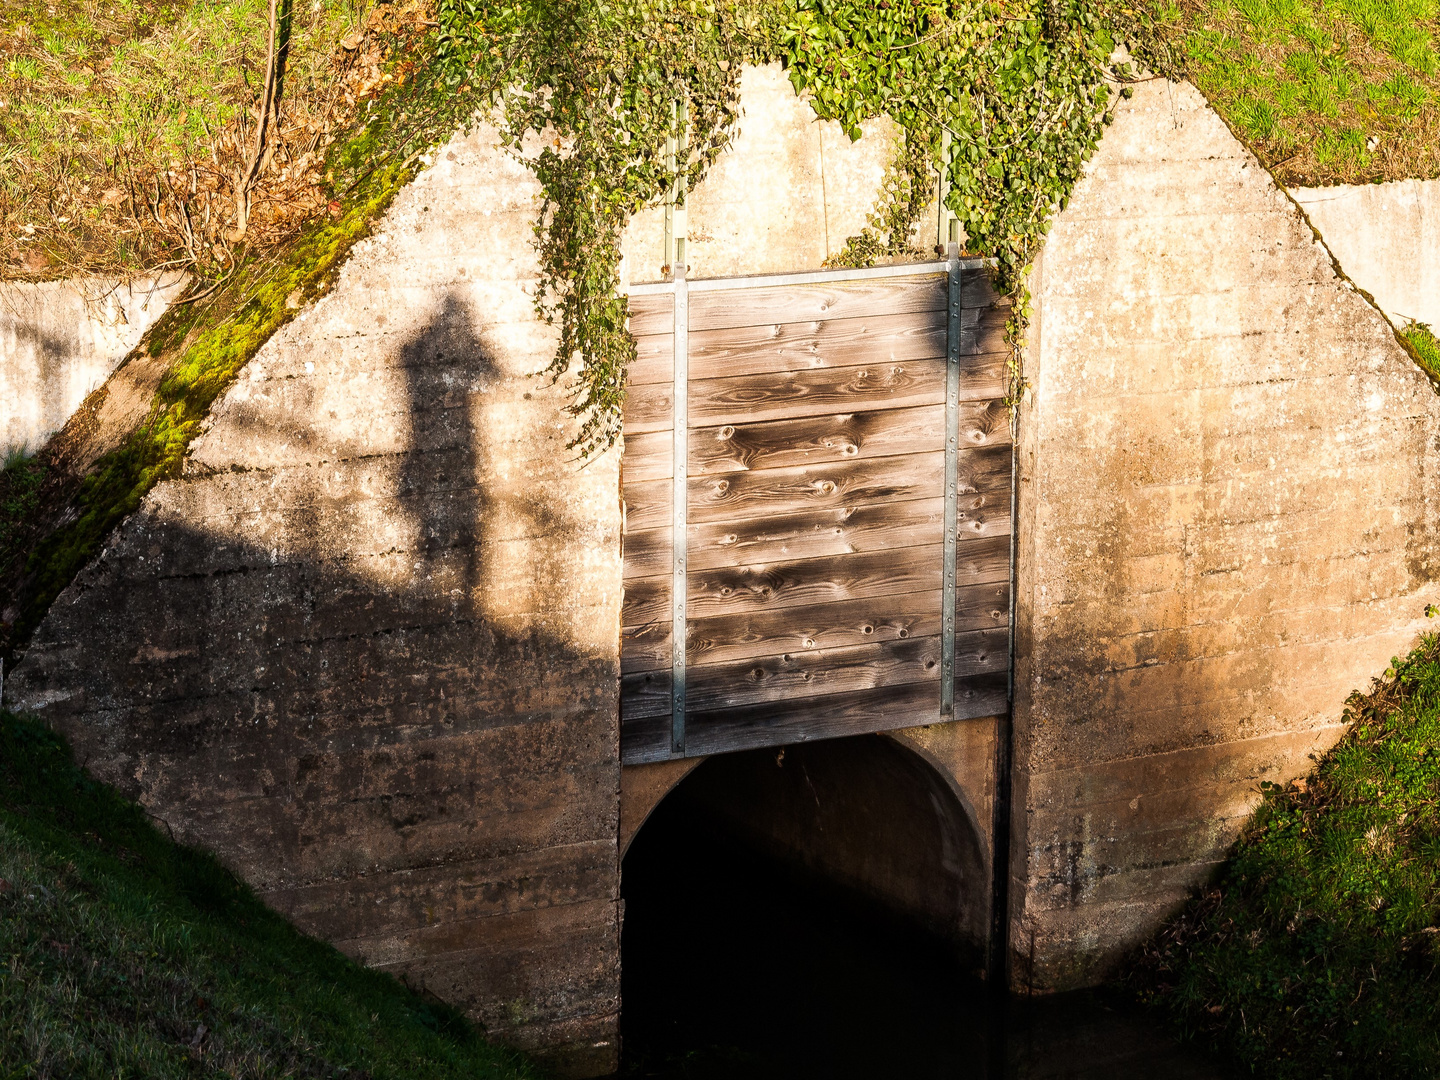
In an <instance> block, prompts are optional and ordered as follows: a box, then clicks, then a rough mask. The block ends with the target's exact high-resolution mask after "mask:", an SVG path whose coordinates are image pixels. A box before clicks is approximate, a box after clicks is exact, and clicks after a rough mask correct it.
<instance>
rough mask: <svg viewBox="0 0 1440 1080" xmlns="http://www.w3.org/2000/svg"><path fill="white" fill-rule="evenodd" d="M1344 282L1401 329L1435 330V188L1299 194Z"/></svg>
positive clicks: (1428, 184) (1439, 221)
mask: <svg viewBox="0 0 1440 1080" xmlns="http://www.w3.org/2000/svg"><path fill="white" fill-rule="evenodd" d="M1291 194H1292V195H1293V196H1295V201H1296V202H1298V203H1299V204H1300V205H1301V206H1303V207H1304V208H1305V213H1306V214H1308V215H1309V217H1310V221H1311V223H1312V224H1313V225H1314V226H1315V227H1316V228H1317V229H1318V230H1319V231H1320V235H1321V236H1323V237H1324V239H1325V246H1326V247H1328V248H1329V249H1330V250H1331V251H1332V252H1333V253H1334V255H1335V257H1336V259H1338V260H1339V262H1340V266H1341V268H1342V269H1343V270H1344V271H1345V273H1346V275H1347V276H1348V277H1349V278H1350V280H1352V281H1353V282H1355V284H1357V285H1359V286H1360V288H1362V289H1364V290H1366V291H1367V292H1369V293H1370V294H1371V295H1373V296H1374V297H1375V302H1376V303H1377V304H1379V305H1380V307H1381V308H1382V309H1384V311H1385V312H1386V313H1388V314H1389V315H1390V317H1391V318H1392V319H1394V320H1395V322H1396V324H1397V325H1400V326H1403V325H1404V324H1405V323H1407V322H1410V321H1412V320H1413V321H1415V322H1423V323H1429V324H1430V325H1431V326H1433V327H1436V328H1437V329H1440V180H1399V181H1396V182H1394V183H1389V184H1360V185H1340V186H1337V187H1327V188H1296V189H1295V190H1293V191H1291Z"/></svg>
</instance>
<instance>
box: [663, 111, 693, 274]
mask: <svg viewBox="0 0 1440 1080" xmlns="http://www.w3.org/2000/svg"><path fill="white" fill-rule="evenodd" d="M670 131H671V133H670V134H669V135H667V136H666V137H665V168H666V169H668V170H669V171H670V172H673V173H676V177H675V182H674V183H673V184H671V185H670V190H669V191H668V192H666V193H665V252H664V257H663V260H662V262H663V265H664V266H665V267H666V272H667V273H671V274H672V275H673V273H674V268H675V267H677V266H684V265H685V258H686V255H687V252H686V250H685V247H686V245H685V241H686V238H687V236H688V234H689V222H688V221H687V220H686V212H685V195H686V190H685V181H684V179H683V177H682V176H681V175H679V172H678V169H683V168H684V167H685V164H686V163H687V162H688V161H689V157H690V103H689V102H688V101H681V102H679V103H676V102H673V101H672V102H671V103H670ZM677 166H678V168H677Z"/></svg>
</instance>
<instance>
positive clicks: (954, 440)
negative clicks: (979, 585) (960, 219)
mask: <svg viewBox="0 0 1440 1080" xmlns="http://www.w3.org/2000/svg"><path fill="white" fill-rule="evenodd" d="M949 255H950V262H949V267H948V269H949V286H950V288H949V301H948V303H947V304H946V308H945V310H946V317H947V325H946V331H945V343H946V344H945V358H946V364H945V543H944V559H945V572H944V575H943V577H942V578H941V581H942V583H943V590H944V591H943V593H942V595H941V600H940V715H941V716H942V717H950V716H953V715H955V558H956V550H955V549H956V543H957V539H958V538H957V536H956V531H957V529H958V519H959V491H958V488H959V484H960V248H959V245H957V244H954V243H952V244H950V245H949Z"/></svg>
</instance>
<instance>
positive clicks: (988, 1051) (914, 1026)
mask: <svg viewBox="0 0 1440 1080" xmlns="http://www.w3.org/2000/svg"><path fill="white" fill-rule="evenodd" d="M624 881H625V885H624V895H625V903H626V911H625V933H624V944H623V947H624V965H623V970H624V984H623V1001H624V1007H623V1013H622V1021H621V1023H622V1035H623V1040H624V1044H623V1045H624V1064H623V1069H622V1075H623V1076H625V1077H630V1078H638V1077H649V1078H665V1080H680V1078H684V1080H739V1078H744V1080H769V1078H772V1077H774V1078H779V1077H784V1078H786V1080H808V1078H817V1080H818V1078H824V1080H849V1078H856V1080H860V1078H864V1080H884V1078H890V1077H895V1078H905V1080H941V1078H944V1080H955V1078H971V1077H974V1078H986V1080H1000V1078H1002V1077H1004V1078H1012V1077H1013V1078H1016V1080H1021V1078H1027V1080H1028V1078H1036V1080H1038V1078H1046V1080H1050V1078H1055V1080H1058V1078H1061V1077H1065V1078H1077V1080H1078V1078H1086V1080H1089V1078H1094V1080H1102V1078H1103V1080H1128V1078H1132V1077H1133V1078H1137V1080H1138V1078H1147V1080H1148V1078H1152V1077H1164V1078H1166V1080H1216V1078H1219V1077H1221V1076H1223V1075H1224V1074H1223V1073H1221V1072H1220V1071H1219V1070H1218V1069H1216V1068H1214V1067H1213V1066H1211V1065H1208V1064H1207V1063H1205V1062H1204V1061H1202V1060H1199V1059H1198V1058H1197V1056H1196V1054H1195V1052H1194V1051H1193V1050H1190V1049H1188V1048H1183V1047H1181V1046H1178V1045H1177V1044H1176V1043H1174V1042H1173V1041H1172V1040H1171V1039H1170V1038H1169V1037H1168V1036H1167V1035H1166V1034H1165V1033H1164V1032H1163V1031H1161V1030H1160V1029H1159V1028H1158V1027H1157V1026H1156V1025H1155V1024H1154V1023H1153V1022H1152V1021H1150V1020H1149V1018H1147V1017H1145V1016H1143V1015H1139V1014H1137V1013H1136V1012H1135V1011H1134V1010H1133V1008H1131V1007H1129V1006H1127V1005H1126V1004H1125V1003H1124V1002H1121V1001H1119V1000H1114V999H1107V998H1105V997H1103V996H1099V995H1094V994H1080V995H1063V996H1059V997H1053V998H1044V999H1034V1000H1032V1001H1029V1002H1026V1001H1012V1002H1011V1003H1009V1004H1007V1005H1002V1006H1000V1007H996V1006H995V1004H994V1003H993V1002H992V1000H991V999H990V998H989V997H988V996H987V994H986V993H985V991H984V989H983V987H982V986H981V985H980V983H979V982H978V981H977V980H976V978H975V976H974V974H973V973H972V972H971V971H967V969H966V967H965V965H964V961H963V960H962V958H959V957H957V956H956V955H954V952H953V950H952V949H951V948H949V947H947V946H946V945H944V944H942V943H940V942H937V941H936V940H934V939H932V938H930V937H927V936H925V935H923V934H921V933H919V932H917V931H913V930H910V929H908V928H906V927H905V926H903V925H897V923H896V922H895V920H893V919H891V918H889V917H887V916H886V915H885V914H883V913H881V912H879V911H876V910H873V909H870V908H867V907H866V906H865V904H864V903H863V902H860V901H857V900H855V899H854V898H850V897H846V896H843V895H838V894H837V892H836V890H834V889H833V888H828V887H826V886H824V885H823V884H821V883H818V882H815V881H812V880H806V879H804V878H802V877H799V876H797V875H796V874H795V873H794V872H793V871H790V870H787V868H785V867H783V866H781V865H779V864H776V863H773V862H770V861H769V860H767V859H766V858H764V857H761V856H760V855H758V854H756V853H755V852H753V851H749V850H746V848H745V847H744V846H743V845H742V844H740V843H739V842H737V841H736V840H735V839H734V838H732V837H729V836H727V835H726V834H724V833H723V832H722V831H719V830H717V829H716V828H714V827H712V826H710V825H707V823H706V822H705V821H703V820H699V819H696V818H694V817H688V816H686V815H684V814H673V813H672V814H669V815H657V817H656V818H655V819H652V821H651V822H650V823H648V824H647V825H646V827H645V829H644V831H643V832H642V833H641V835H640V837H638V838H637V839H636V841H635V845H634V846H633V847H632V849H631V852H630V854H629V855H628V856H627V858H626V863H625V879H624Z"/></svg>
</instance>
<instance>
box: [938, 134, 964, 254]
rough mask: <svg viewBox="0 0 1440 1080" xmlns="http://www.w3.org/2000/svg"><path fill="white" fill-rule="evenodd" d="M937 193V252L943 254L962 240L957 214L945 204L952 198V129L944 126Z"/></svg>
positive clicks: (941, 136) (941, 135)
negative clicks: (958, 228)
mask: <svg viewBox="0 0 1440 1080" xmlns="http://www.w3.org/2000/svg"><path fill="white" fill-rule="evenodd" d="M936 195H937V199H936V201H937V202H938V203H939V207H940V208H939V211H938V212H937V214H936V221H935V253H936V254H937V255H943V254H946V253H947V252H948V251H949V250H950V245H951V244H952V243H955V244H958V243H959V241H960V236H959V230H957V229H956V227H955V226H956V224H957V222H956V220H955V214H954V212H953V211H951V209H950V208H949V207H948V206H946V205H945V203H946V200H947V199H949V198H950V129H949V128H948V127H943V126H942V127H941V129H940V185H939V187H938V188H937V190H936Z"/></svg>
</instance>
